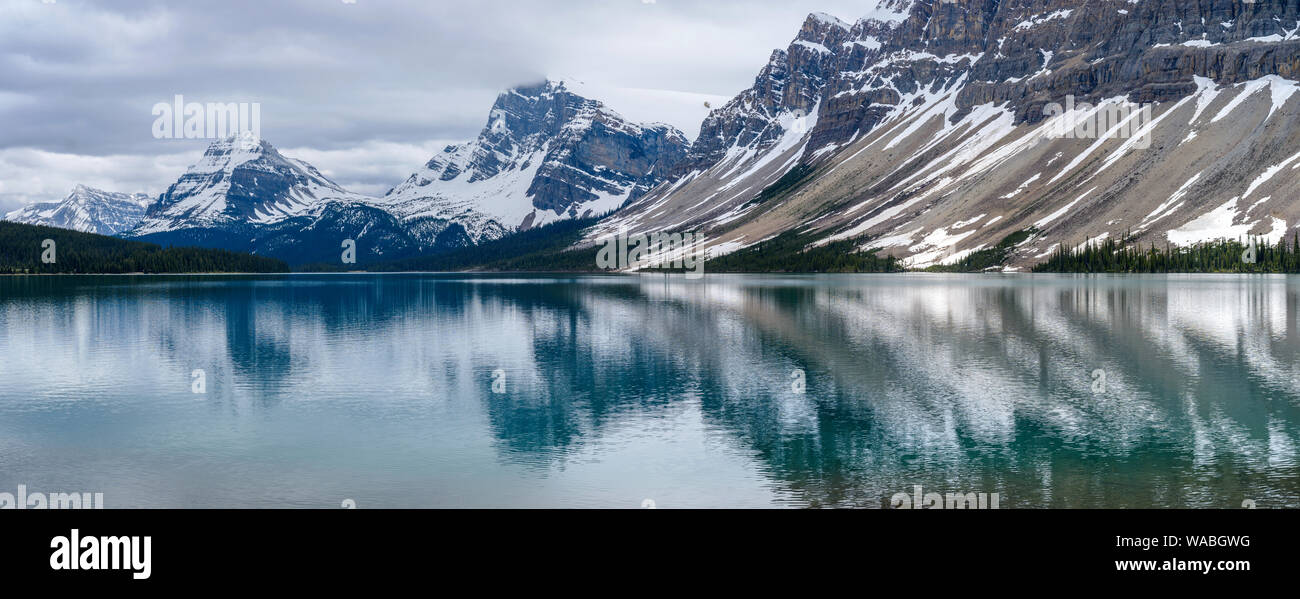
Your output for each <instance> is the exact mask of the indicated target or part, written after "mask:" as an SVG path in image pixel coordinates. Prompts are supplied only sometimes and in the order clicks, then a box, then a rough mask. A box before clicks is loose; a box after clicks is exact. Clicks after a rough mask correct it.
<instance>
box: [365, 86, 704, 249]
mask: <svg viewBox="0 0 1300 599" xmlns="http://www.w3.org/2000/svg"><path fill="white" fill-rule="evenodd" d="M570 87H572V85H571V84H566V83H564V82H556V81H547V82H545V83H542V84H539V85H534V86H525V87H519V88H515V89H511V90H509V91H506V92H504V93H502V94H501V95H500V96H499V97H498V98H497V100H496V103H495V104H494V105H493V106H492V110H491V112H490V113H489V116H488V122H487V125H486V126H485V127H484V128H483V131H482V133H480V134H479V136H478V138H477V139H475V140H473V141H471V142H468V143H464V144H459V145H452V146H448V147H447V148H446V149H444V150H443V151H442V153H441V154H439V155H437V156H435V157H433V159H432V160H430V161H429V162H428V164H426V165H425V166H424V168H423V169H421V170H420V171H418V172H416V173H415V174H413V175H411V176H410V177H409V178H408V179H407V180H406V181H404V182H403V183H401V184H400V185H398V186H397V187H394V188H393V189H392V190H391V191H389V192H388V194H387V195H386V196H385V197H384V198H382V199H381V203H382V205H383V206H384V207H385V208H387V209H388V210H389V211H390V212H392V213H393V214H395V215H397V216H399V217H400V218H402V219H403V220H404V221H406V222H407V223H410V224H412V225H417V226H416V227H415V228H416V229H417V230H418V223H420V222H433V223H456V224H459V225H461V226H463V227H464V229H465V230H466V231H467V233H468V235H469V237H470V238H471V239H472V240H473V241H475V242H479V241H483V240H487V239H495V238H498V237H500V236H502V235H504V234H506V233H509V232H512V231H515V230H520V229H527V228H529V227H534V226H539V225H543V224H546V223H549V222H553V221H556V220H559V219H564V218H573V217H583V216H593V215H599V214H604V213H607V212H609V211H611V210H614V209H616V208H618V207H619V206H620V205H622V204H623V203H624V202H627V201H629V200H635V199H636V198H638V197H640V196H641V195H643V194H644V193H645V192H646V191H648V190H649V189H651V188H653V187H655V186H656V185H659V184H660V183H662V182H664V181H667V180H668V178H669V175H670V172H669V170H670V167H671V166H672V165H674V164H676V163H678V162H680V161H681V159H682V158H683V156H684V155H685V151H686V147H687V139H686V136H685V135H683V134H682V133H681V132H680V131H678V130H676V129H674V128H672V127H671V126H668V125H664V124H657V123H656V124H646V125H643V124H636V123H631V122H629V121H628V120H627V119H625V118H623V117H622V116H620V115H619V114H618V113H616V112H614V111H613V110H611V109H609V108H608V107H606V106H605V105H604V104H602V103H600V102H598V101H596V100H592V99H588V98H584V97H582V96H580V95H578V94H577V93H574V91H571V90H570ZM443 226H445V225H443Z"/></svg>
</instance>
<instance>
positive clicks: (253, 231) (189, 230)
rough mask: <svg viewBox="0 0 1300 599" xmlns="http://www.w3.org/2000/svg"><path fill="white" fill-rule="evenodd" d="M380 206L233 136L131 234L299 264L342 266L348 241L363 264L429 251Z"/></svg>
mask: <svg viewBox="0 0 1300 599" xmlns="http://www.w3.org/2000/svg"><path fill="white" fill-rule="evenodd" d="M375 204H376V200H375V199H374V198H370V197H366V196H363V195H361V194H357V193H353V192H350V191H348V190H346V189H343V188H342V187H340V186H339V185H338V184H337V183H335V182H333V181H331V180H330V179H329V178H327V177H325V176H324V175H322V174H321V173H320V171H318V170H317V169H316V168H315V167H313V166H312V165H310V164H307V163H306V162H303V161H301V160H296V159H293V158H289V157H286V156H284V155H282V154H280V152H279V151H277V150H276V149H275V147H274V146H272V145H271V144H270V143H268V142H266V141H265V140H261V139H252V138H248V137H230V138H226V139H223V140H219V141H216V142H214V143H213V144H212V145H210V146H209V147H208V149H207V151H206V152H204V154H203V158H202V159H201V160H200V161H199V162H198V163H197V164H195V165H193V166H191V167H190V168H189V170H187V171H186V172H185V174H184V175H182V176H181V177H180V179H178V180H177V181H176V182H175V183H173V184H172V185H171V187H169V188H168V189H167V191H165V192H164V193H163V194H162V195H161V196H159V198H158V201H157V202H155V203H154V204H153V205H152V206H150V207H149V210H148V212H147V213H146V214H145V217H144V219H143V220H141V221H140V223H139V224H138V225H137V226H136V227H135V228H134V229H132V230H131V231H129V232H127V233H126V235H127V236H130V237H135V238H139V239H142V240H145V241H152V242H156V243H162V244H176V245H198V246H203V247H218V248H224V249H230V250H236V251H251V252H254V253H257V254H261V255H268V256H273V257H277V258H281V259H284V260H286V261H288V262H290V263H294V264H298V263H303V262H317V261H319V262H338V260H339V257H340V255H341V252H340V249H339V248H340V246H341V243H342V241H343V240H346V239H352V240H353V241H355V242H356V244H357V256H358V260H359V261H363V262H364V261H367V260H374V259H380V258H395V257H401V256H405V255H410V254H412V253H415V252H418V251H420V250H421V249H424V248H423V247H422V245H421V244H420V243H418V242H416V241H415V240H414V239H413V238H412V237H411V236H410V235H408V234H407V232H406V230H405V228H404V227H403V226H402V224H401V223H400V222H399V221H398V220H397V219H396V218H394V217H393V216H392V215H391V214H389V213H388V212H386V211H385V210H383V209H382V208H380V207H377V206H376V205H375ZM448 237H449V238H450V237H453V236H448ZM462 237H463V235H462ZM456 242H457V241H455V240H451V241H448V242H447V243H456Z"/></svg>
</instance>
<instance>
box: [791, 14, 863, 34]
mask: <svg viewBox="0 0 1300 599" xmlns="http://www.w3.org/2000/svg"><path fill="white" fill-rule="evenodd" d="M803 24H804V27H805V28H807V27H808V26H809V25H814V26H825V25H830V26H834V27H839V28H840V29H844V30H848V29H852V28H853V27H852V26H851V25H849V24H848V23H846V22H844V21H843V20H841V19H840V18H839V17H837V16H835V15H831V14H827V13H824V12H814V13H809V14H808V18H807V19H804V22H803Z"/></svg>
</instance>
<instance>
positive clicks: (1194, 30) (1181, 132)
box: [587, 0, 1300, 267]
mask: <svg viewBox="0 0 1300 599" xmlns="http://www.w3.org/2000/svg"><path fill="white" fill-rule="evenodd" d="M899 11H903V12H899ZM1297 11H1300V7H1298V6H1297V5H1296V4H1295V3H1294V2H1282V1H1274V0H1269V1H1266V0H1261V1H1259V2H1255V3H1241V2H1237V1H1234V0H1205V1H1203V2H1199V3H1184V2H1175V1H1173V0H1132V1H1130V0H1112V1H1101V2H1085V1H1082V0H1046V1H1043V0H1038V1H1023V0H1004V1H1000V2H998V1H972V0H957V1H955V2H922V1H918V2H914V3H908V2H888V1H887V2H882V3H881V6H880V8H878V9H877V11H876V12H875V13H873V18H868V19H862V20H859V21H858V22H857V23H855V24H853V25H848V24H846V23H843V22H840V21H838V20H836V19H834V18H831V17H826V16H824V15H811V16H810V17H809V18H808V19H807V20H806V21H805V23H804V25H803V27H802V28H801V29H800V31H799V34H798V36H797V37H796V39H795V41H794V42H793V43H792V44H791V45H790V47H789V48H787V49H786V50H784V51H778V52H777V53H774V54H773V56H772V58H771V59H770V60H769V63H768V65H767V66H766V67H764V69H763V70H762V71H761V73H760V75H759V77H758V78H757V79H756V81H755V85H754V86H753V87H752V88H750V89H749V90H746V91H745V92H742V93H741V94H740V95H739V96H737V97H736V99H734V100H733V101H732V102H731V103H729V104H728V105H726V106H724V107H723V108H721V109H719V110H718V111H715V113H714V114H712V115H710V117H709V118H708V119H707V120H706V121H705V123H704V127H703V128H702V131H701V136H700V138H699V140H698V141H697V143H696V144H695V146H693V147H692V148H691V150H690V153H689V155H690V157H691V160H688V161H685V162H684V163H683V164H682V165H681V166H680V167H679V168H678V169H676V173H677V174H679V175H680V178H679V179H677V180H676V181H673V182H671V183H669V184H664V185H661V186H660V187H659V188H657V189H655V190H652V191H651V192H649V193H647V194H646V195H645V196H643V197H642V198H640V199H639V200H637V201H635V202H633V203H632V204H630V205H629V206H627V207H626V208H625V209H623V210H622V211H620V212H619V213H618V214H616V215H615V216H614V217H613V218H611V219H608V220H607V221H604V222H602V223H601V225H599V226H598V227H596V228H595V229H593V231H591V232H590V233H589V234H588V237H587V242H588V243H590V242H592V241H595V240H596V239H598V238H599V237H601V236H604V235H608V234H610V233H612V232H614V231H616V230H618V229H619V228H620V227H628V228H629V229H631V230H633V231H637V230H640V231H646V232H650V231H655V230H697V231H701V232H704V233H706V235H707V236H708V237H709V239H710V240H711V241H710V243H711V244H712V245H713V252H714V254H715V255H716V254H719V253H725V252H727V251H734V250H735V249H737V248H741V247H749V246H753V245H755V244H758V243H761V242H763V241H764V240H768V239H772V238H774V237H775V236H776V235H778V234H780V233H781V232H784V231H789V230H798V231H800V232H801V234H803V235H804V237H805V238H806V239H809V240H810V242H811V243H812V244H813V245H819V244H826V243H833V242H836V241H839V240H854V241H855V242H856V243H857V244H858V245H859V247H862V248H867V247H880V248H884V249H885V250H886V251H887V252H888V253H892V254H894V255H896V256H900V257H906V258H908V259H910V261H911V264H912V265H913V266H926V265H930V264H937V263H953V262H956V261H958V260H960V259H961V258H963V257H964V256H966V255H969V254H971V253H973V252H975V251H978V250H980V249H985V248H991V247H994V246H996V245H997V244H998V243H999V242H1000V241H1001V240H1003V239H1005V238H1007V237H1008V236H1009V235H1012V234H1014V233H1016V232H1018V231H1023V230H1026V229H1030V228H1035V229H1037V230H1038V231H1039V232H1038V233H1037V234H1036V235H1033V236H1027V238H1026V239H1024V241H1022V242H1021V243H1020V244H1019V245H1017V246H1016V247H1015V248H1014V249H1012V250H1011V251H1010V252H1008V257H1009V261H1010V264H1011V265H1012V266H1015V267H1024V266H1027V265H1029V264H1033V263H1035V262H1037V261H1040V260H1042V259H1043V258H1044V257H1045V256H1046V255H1047V254H1048V252H1050V250H1051V248H1052V247H1054V246H1055V245H1056V244H1062V243H1064V244H1078V243H1082V242H1083V241H1085V240H1086V239H1088V238H1093V239H1096V238H1098V237H1102V236H1109V237H1121V236H1124V235H1125V234H1127V233H1131V234H1132V235H1133V236H1134V237H1135V238H1136V239H1137V240H1138V241H1140V242H1142V243H1144V244H1145V243H1156V244H1159V245H1163V244H1164V243H1173V244H1190V243H1195V242H1197V241H1201V240H1208V239H1212V238H1214V237H1221V236H1228V237H1235V236H1240V235H1245V234H1247V233H1251V234H1260V235H1265V236H1268V237H1269V238H1270V239H1272V238H1275V237H1278V236H1280V235H1281V234H1282V233H1283V232H1284V231H1286V230H1287V228H1288V226H1292V225H1294V224H1295V223H1300V204H1298V203H1296V202H1294V201H1292V200H1294V199H1295V195H1294V193H1293V192H1291V191H1290V190H1292V189H1295V188H1296V187H1295V186H1296V184H1300V173H1297V171H1296V170H1295V168H1294V167H1295V165H1296V163H1297V161H1300V155H1297V153H1296V152H1297V148H1300V121H1298V119H1297V118H1296V114H1297V110H1300V96H1296V95H1295V94H1294V92H1295V90H1296V89H1298V88H1300V84H1297V83H1296V80H1297V79H1300V73H1298V72H1297V71H1300V40H1297V39H1296V38H1297V36H1296V30H1297V29H1300V22H1297V16H1298V15H1297ZM1072 102H1073V106H1074V110H1073V111H1068V110H1067V111H1064V112H1063V113H1051V111H1050V110H1048V111H1046V113H1045V110H1044V109H1045V108H1049V109H1050V108H1051V104H1053V103H1055V104H1059V105H1062V106H1063V107H1066V108H1068V107H1070V106H1071V105H1072V104H1071V103H1072ZM1085 103H1091V104H1093V105H1096V106H1094V107H1088V106H1085V105H1084V104H1085ZM1098 106H1099V107H1100V108H1097V107H1098ZM1142 106H1146V107H1148V108H1149V109H1150V112H1149V118H1146V117H1145V116H1135V117H1134V120H1131V121H1129V122H1130V123H1131V124H1135V125H1137V126H1136V127H1133V130H1132V131H1128V132H1127V133H1128V135H1123V133H1125V132H1124V131H1122V130H1121V131H1118V132H1116V133H1119V134H1118V135H1111V136H1107V135H1106V134H1105V133H1106V132H1107V131H1111V130H1112V126H1113V125H1114V123H1115V122H1117V121H1113V120H1112V121H1107V120H1106V119H1108V118H1110V117H1111V115H1118V114H1132V113H1130V112H1122V111H1121V109H1125V110H1132V111H1138V110H1139V109H1140V108H1141V107H1142ZM1139 114H1140V112H1139ZM1071 119H1076V120H1078V119H1085V120H1086V122H1091V121H1092V120H1099V121H1100V122H1101V123H1102V126H1101V128H1100V132H1101V134H1100V135H1098V134H1092V135H1084V136H1083V137H1082V138H1080V137H1078V136H1076V137H1075V138H1068V137H1063V136H1062V135H1061V134H1060V133H1061V132H1062V131H1063V130H1065V129H1066V127H1064V126H1063V124H1064V123H1066V122H1067V121H1070V120H1071ZM1112 132H1115V131H1112ZM1147 142H1149V144H1148V143H1147ZM791 173H794V174H795V175H797V176H795V177H793V178H795V179H797V180H796V181H791V180H790V179H791V178H792V175H791ZM783 177H785V178H786V179H785V180H784V181H782V178H783ZM778 181H782V184H781V185H776V184H777V183H778ZM778 188H779V189H778ZM764 190H768V192H767V193H764ZM760 198H761V201H756V200H758V199H760ZM1288 223H1290V225H1288Z"/></svg>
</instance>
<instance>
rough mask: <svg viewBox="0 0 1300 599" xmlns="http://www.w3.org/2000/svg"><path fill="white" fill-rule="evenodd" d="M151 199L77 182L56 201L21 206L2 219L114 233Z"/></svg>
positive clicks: (132, 221)
mask: <svg viewBox="0 0 1300 599" xmlns="http://www.w3.org/2000/svg"><path fill="white" fill-rule="evenodd" d="M151 201H152V200H151V199H150V197H149V196H148V195H145V194H143V193H135V194H126V193H114V192H109V191H104V190H101V189H95V188H93V187H87V186H85V185H78V186H76V187H75V188H74V189H73V190H72V193H69V194H68V197H66V198H63V199H62V200H60V201H58V202H45V203H40V204H32V205H29V206H24V207H23V208H21V209H19V210H15V211H13V212H10V213H9V214H6V215H5V220H9V221H13V222H18V223H26V224H29V225H44V226H47V227H59V228H62V229H73V230H76V231H82V232H84V233H98V234H100V235H116V234H118V233H121V232H122V231H127V230H129V229H131V228H132V227H134V226H135V225H136V223H139V222H140V219H142V218H144V213H145V209H146V208H147V207H148V206H149V203H150V202H151Z"/></svg>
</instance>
